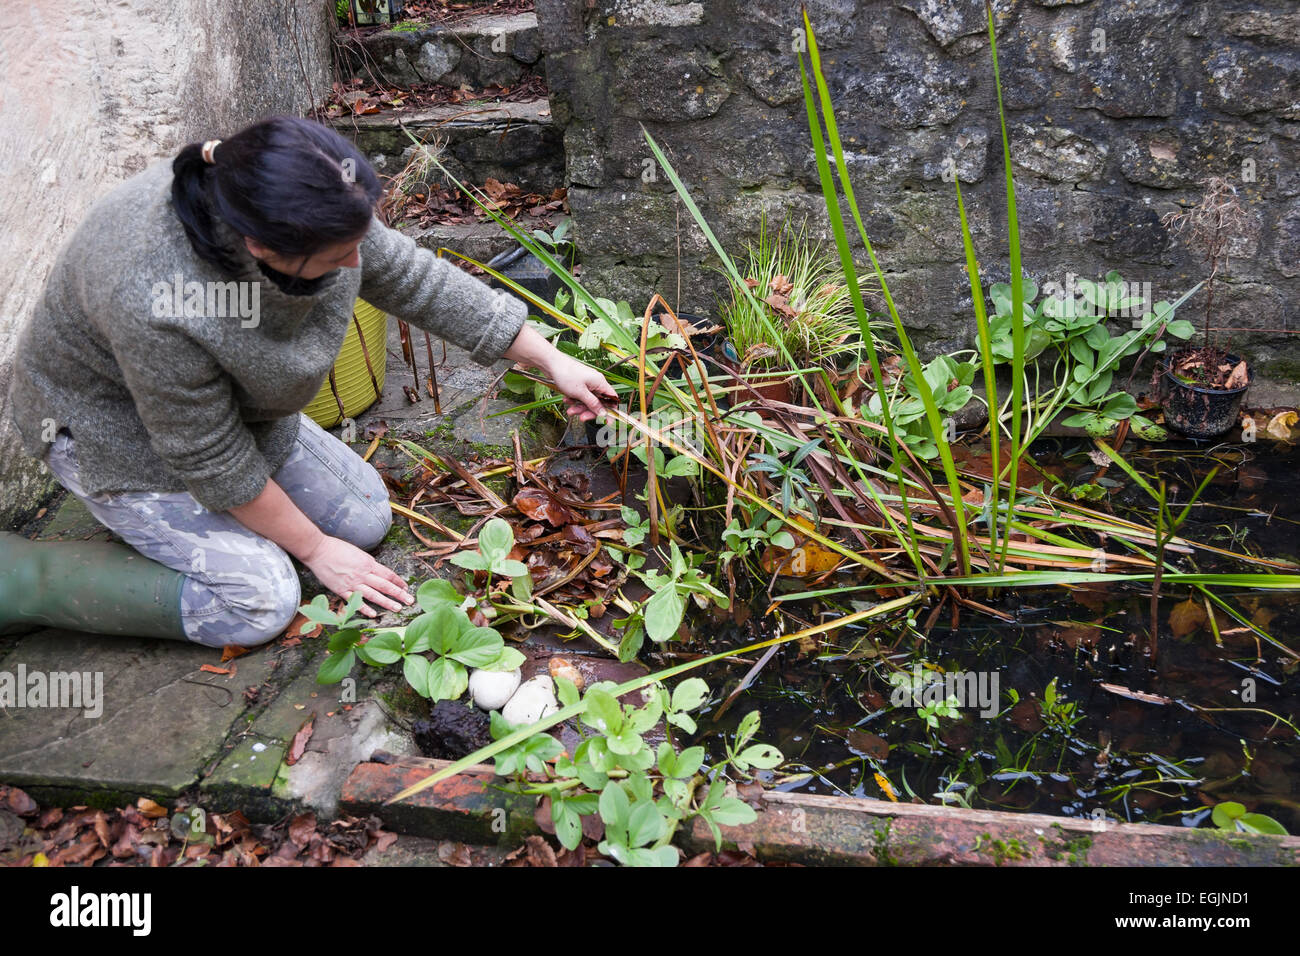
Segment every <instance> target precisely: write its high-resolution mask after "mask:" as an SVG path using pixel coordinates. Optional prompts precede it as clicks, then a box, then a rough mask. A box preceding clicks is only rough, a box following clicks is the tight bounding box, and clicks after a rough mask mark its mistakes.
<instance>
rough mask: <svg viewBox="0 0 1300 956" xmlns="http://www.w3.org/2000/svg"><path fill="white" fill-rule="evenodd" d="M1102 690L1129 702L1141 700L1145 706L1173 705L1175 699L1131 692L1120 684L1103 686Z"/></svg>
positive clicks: (1140, 691)
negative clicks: (1125, 698)
mask: <svg viewBox="0 0 1300 956" xmlns="http://www.w3.org/2000/svg"><path fill="white" fill-rule="evenodd" d="M1100 686H1101V689H1102V690H1104V691H1106V692H1107V693H1111V694H1116V695H1118V696H1120V697H1127V698H1128V699H1129V700H1140V701H1142V702H1143V703H1145V704H1172V703H1173V698H1170V697H1161V696H1160V695H1159V694H1148V693H1147V692H1146V691H1144V690H1130V689H1129V688H1127V687H1121V686H1120V685H1119V684H1101V685H1100Z"/></svg>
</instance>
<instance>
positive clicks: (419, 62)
mask: <svg viewBox="0 0 1300 956" xmlns="http://www.w3.org/2000/svg"><path fill="white" fill-rule="evenodd" d="M458 63H460V47H459V46H456V45H454V44H451V43H444V42H443V41H441V40H430V41H428V42H426V43H423V44H421V45H420V52H419V54H418V55H417V56H416V58H415V71H416V72H417V73H419V75H420V78H421V79H422V80H424V82H426V83H440V82H442V78H443V77H444V76H446V75H447V74H448V73H450V72H451V71H452V70H454V69H455V68H456V65H457V64H458Z"/></svg>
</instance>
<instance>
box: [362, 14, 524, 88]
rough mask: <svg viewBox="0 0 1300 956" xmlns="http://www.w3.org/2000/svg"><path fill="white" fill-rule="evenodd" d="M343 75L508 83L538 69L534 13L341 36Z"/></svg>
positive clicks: (402, 81) (405, 82)
mask: <svg viewBox="0 0 1300 956" xmlns="http://www.w3.org/2000/svg"><path fill="white" fill-rule="evenodd" d="M340 41H341V42H340V46H341V48H342V52H343V63H342V67H343V69H344V71H345V73H346V75H348V76H360V77H364V78H365V79H367V80H370V79H375V80H382V81H383V82H385V83H389V84H391V85H394V86H411V85H413V84H416V83H442V84H444V85H446V86H454V87H460V86H463V85H468V86H470V87H471V88H473V89H481V88H483V87H486V86H490V85H497V86H512V85H514V84H515V83H518V82H519V81H520V80H521V79H522V78H523V77H525V76H526V75H528V74H530V73H534V72H536V73H540V72H541V61H542V44H541V36H540V34H539V33H538V30H537V15H536V14H535V13H519V14H513V15H509V16H495V15H488V16H480V17H473V18H471V19H468V20H462V21H459V22H457V23H453V24H450V25H447V26H431V27H427V28H425V29H422V30H381V31H377V32H374V33H368V34H364V35H360V36H358V35H355V34H345V35H343V36H342V37H340Z"/></svg>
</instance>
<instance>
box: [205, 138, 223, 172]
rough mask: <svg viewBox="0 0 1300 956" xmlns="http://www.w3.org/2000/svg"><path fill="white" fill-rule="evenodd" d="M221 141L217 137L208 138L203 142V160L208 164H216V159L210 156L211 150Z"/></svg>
mask: <svg viewBox="0 0 1300 956" xmlns="http://www.w3.org/2000/svg"><path fill="white" fill-rule="evenodd" d="M220 143H221V140H219V139H210V140H208V141H207V142H206V143H204V144H203V161H204V162H205V163H207V164H208V165H209V166H215V165H217V161H216V160H215V159H213V158H212V152H213V150H215V149H216V148H217V146H218V145H219V144H220Z"/></svg>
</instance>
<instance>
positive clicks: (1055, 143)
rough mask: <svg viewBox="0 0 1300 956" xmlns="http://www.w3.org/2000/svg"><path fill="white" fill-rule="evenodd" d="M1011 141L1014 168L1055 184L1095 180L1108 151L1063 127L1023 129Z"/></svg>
mask: <svg viewBox="0 0 1300 956" xmlns="http://www.w3.org/2000/svg"><path fill="white" fill-rule="evenodd" d="M1011 142H1012V144H1013V146H1012V151H1011V159H1012V163H1013V164H1014V165H1016V166H1018V167H1020V168H1021V169H1023V170H1025V171H1026V172H1029V173H1033V174H1034V175H1035V176H1038V177H1040V178H1042V179H1046V180H1048V181H1049V182H1054V183H1079V182H1083V181H1084V180H1086V179H1095V178H1096V177H1097V175H1098V174H1099V173H1100V172H1101V169H1102V166H1103V165H1104V164H1105V162H1106V155H1107V153H1108V152H1109V150H1108V149H1107V147H1106V146H1105V144H1102V143H1096V142H1093V141H1092V140H1090V139H1088V138H1087V137H1086V136H1083V135H1082V134H1080V133H1078V132H1076V131H1075V130H1072V129H1068V128H1066V127H1064V126H1022V127H1020V128H1019V129H1017V130H1016V131H1015V132H1014V133H1013V134H1012V140H1011Z"/></svg>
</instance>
